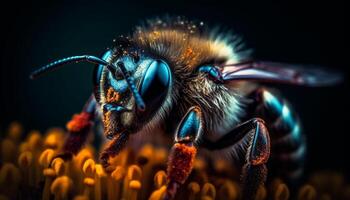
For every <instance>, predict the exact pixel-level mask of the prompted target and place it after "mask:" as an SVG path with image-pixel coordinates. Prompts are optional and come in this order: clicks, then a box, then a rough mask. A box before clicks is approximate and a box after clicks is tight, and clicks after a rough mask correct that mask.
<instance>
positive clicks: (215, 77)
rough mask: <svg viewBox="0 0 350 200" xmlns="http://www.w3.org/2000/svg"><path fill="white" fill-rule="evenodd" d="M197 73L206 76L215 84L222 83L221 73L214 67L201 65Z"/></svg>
mask: <svg viewBox="0 0 350 200" xmlns="http://www.w3.org/2000/svg"><path fill="white" fill-rule="evenodd" d="M198 72H203V73H206V74H208V77H209V79H211V80H212V81H214V82H216V83H222V82H223V79H222V75H221V71H220V70H219V69H218V68H217V67H215V66H211V65H203V66H201V67H199V68H198Z"/></svg>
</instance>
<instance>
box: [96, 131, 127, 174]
mask: <svg viewBox="0 0 350 200" xmlns="http://www.w3.org/2000/svg"><path fill="white" fill-rule="evenodd" d="M128 139H129V133H127V132H123V133H121V134H120V135H118V137H115V138H114V139H113V140H112V141H111V142H110V143H109V144H108V145H107V147H106V148H105V149H104V150H103V151H102V153H101V155H100V160H101V164H102V166H103V168H105V170H106V171H107V172H110V170H109V169H108V167H109V166H110V163H109V158H110V157H114V156H116V155H118V154H119V152H120V151H121V150H122V149H123V148H124V146H125V144H126V142H127V141H128Z"/></svg>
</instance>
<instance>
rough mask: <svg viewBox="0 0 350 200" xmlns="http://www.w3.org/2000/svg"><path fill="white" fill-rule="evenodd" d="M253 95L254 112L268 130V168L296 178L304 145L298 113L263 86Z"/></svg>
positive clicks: (301, 169) (301, 164) (303, 154)
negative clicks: (254, 100)
mask: <svg viewBox="0 0 350 200" xmlns="http://www.w3.org/2000/svg"><path fill="white" fill-rule="evenodd" d="M254 96H255V99H256V104H255V106H256V109H255V113H256V115H257V116H258V117H261V118H263V119H264V120H265V122H266V124H267V127H268V129H269V132H270V137H271V168H272V170H271V171H272V172H275V173H277V174H278V175H279V176H282V177H285V178H287V179H295V178H299V177H300V175H301V174H302V171H303V165H304V158H305V153H306V151H305V150H306V144H305V138H304V136H303V135H302V134H301V127H300V122H299V119H298V116H297V115H296V113H295V112H294V111H293V110H292V109H291V107H290V106H289V104H288V102H287V101H286V100H285V99H283V98H281V97H280V96H278V95H276V94H273V93H272V92H271V91H269V90H267V89H265V88H260V89H258V90H257V91H256V92H255V94H254Z"/></svg>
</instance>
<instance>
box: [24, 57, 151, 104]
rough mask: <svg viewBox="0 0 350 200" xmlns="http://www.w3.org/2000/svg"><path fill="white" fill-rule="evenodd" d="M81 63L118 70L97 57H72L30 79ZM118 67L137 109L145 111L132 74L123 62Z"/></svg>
mask: <svg viewBox="0 0 350 200" xmlns="http://www.w3.org/2000/svg"><path fill="white" fill-rule="evenodd" d="M79 62H90V63H93V64H98V65H104V66H106V67H107V68H108V70H109V71H111V72H112V73H114V72H115V69H116V67H115V65H113V64H112V63H108V62H106V61H105V60H102V59H101V58H98V57H96V56H90V55H82V56H71V57H67V58H63V59H60V60H57V61H55V62H52V63H49V64H47V65H45V66H43V67H41V68H39V69H37V70H35V71H34V72H32V73H31V74H30V79H36V78H38V77H40V76H43V75H45V74H46V73H48V72H52V71H55V70H57V69H60V68H61V67H62V66H63V65H66V64H70V63H79ZM117 65H118V67H119V68H120V70H121V71H122V73H123V76H124V78H125V80H126V82H127V83H128V85H129V88H130V90H131V92H132V93H133V95H134V98H135V102H136V105H137V109H138V110H139V111H144V110H145V109H146V105H145V102H144V101H143V99H142V97H141V95H140V93H139V92H138V91H137V88H136V85H135V79H134V77H133V76H131V75H130V73H129V72H128V71H127V70H126V68H125V66H124V64H123V63H122V62H118V63H117Z"/></svg>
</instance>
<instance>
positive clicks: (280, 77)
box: [221, 61, 342, 86]
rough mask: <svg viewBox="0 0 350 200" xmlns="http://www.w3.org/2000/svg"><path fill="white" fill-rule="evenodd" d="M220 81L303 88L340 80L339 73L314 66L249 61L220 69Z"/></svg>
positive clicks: (329, 83)
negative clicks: (262, 83) (263, 83)
mask: <svg viewBox="0 0 350 200" xmlns="http://www.w3.org/2000/svg"><path fill="white" fill-rule="evenodd" d="M221 72H222V80H223V82H224V83H225V82H226V83H227V82H230V81H235V80H254V81H259V82H275V83H286V84H295V85H305V86H325V85H332V84H335V83H338V82H339V81H341V80H342V76H341V75H340V74H339V73H335V72H331V71H329V70H324V69H320V68H315V67H314V66H307V65H305V66H304V65H293V64H284V63H277V62H263V61H250V62H245V63H240V64H235V65H225V66H222V68H221Z"/></svg>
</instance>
